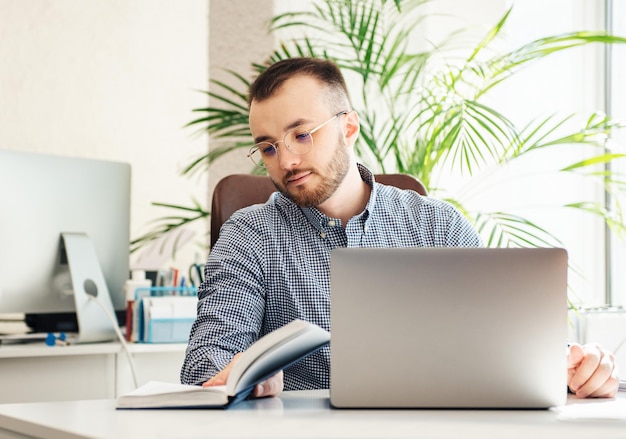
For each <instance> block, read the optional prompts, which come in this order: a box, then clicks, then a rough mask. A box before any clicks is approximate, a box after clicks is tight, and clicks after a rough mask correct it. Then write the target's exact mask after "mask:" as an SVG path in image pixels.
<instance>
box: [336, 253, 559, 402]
mask: <svg viewBox="0 0 626 439" xmlns="http://www.w3.org/2000/svg"><path fill="white" fill-rule="evenodd" d="M566 338H567V252H566V251H565V250H563V249H556V248H526V249H519V248H516V249H513V248H340V249H336V250H334V251H333V253H332V256H331V367H330V399H331V404H332V406H334V407H337V408H349V407H351V408H359V407H362V408H377V407H380V408H384V407H394V408H402V407H406V408H420V407H423V408H547V407H551V406H555V405H560V404H563V403H564V402H565V399H566V394H567V387H566V385H567V371H566V369H567V365H566V351H565V349H566Z"/></svg>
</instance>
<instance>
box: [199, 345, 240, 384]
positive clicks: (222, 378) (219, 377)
mask: <svg viewBox="0 0 626 439" xmlns="http://www.w3.org/2000/svg"><path fill="white" fill-rule="evenodd" d="M240 356H241V352H240V353H238V354H235V356H234V357H233V359H232V360H231V361H230V363H228V364H227V365H226V367H225V368H224V369H222V370H221V371H219V372H218V373H217V374H216V375H215V376H213V377H212V378H209V379H208V380H207V381H205V382H204V383H202V387H210V386H223V385H225V384H226V381H227V380H228V375H230V370H231V369H232V368H233V364H235V362H236V361H237V360H238V359H239V357H240Z"/></svg>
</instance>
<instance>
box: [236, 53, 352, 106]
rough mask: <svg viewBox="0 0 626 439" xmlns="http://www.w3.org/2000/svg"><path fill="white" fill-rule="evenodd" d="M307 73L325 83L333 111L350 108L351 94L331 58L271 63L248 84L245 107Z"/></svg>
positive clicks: (293, 59)
mask: <svg viewBox="0 0 626 439" xmlns="http://www.w3.org/2000/svg"><path fill="white" fill-rule="evenodd" d="M299 75H302V76H309V77H311V78H314V79H316V80H317V81H318V82H320V84H322V85H324V86H326V90H327V93H325V94H326V96H325V98H326V99H327V100H328V103H329V105H330V106H331V107H332V109H333V111H344V110H350V109H351V105H350V96H349V95H348V88H347V87H346V81H345V79H344V77H343V75H342V73H341V70H339V68H338V67H337V65H336V64H335V63H333V62H332V61H328V60H325V59H318V58H289V59H285V60H282V61H278V62H277V63H275V64H272V65H271V66H269V67H268V68H267V70H265V71H264V72H263V73H261V74H260V75H259V76H258V77H257V78H256V79H255V80H254V82H253V83H252V85H251V86H250V91H249V93H248V107H249V106H250V104H251V103H252V102H253V101H256V102H262V101H264V100H265V99H268V98H270V97H272V96H273V95H274V94H275V93H276V92H277V91H278V89H279V88H280V87H281V86H282V85H283V84H284V82H285V81H287V80H288V79H291V78H293V77H295V76H299Z"/></svg>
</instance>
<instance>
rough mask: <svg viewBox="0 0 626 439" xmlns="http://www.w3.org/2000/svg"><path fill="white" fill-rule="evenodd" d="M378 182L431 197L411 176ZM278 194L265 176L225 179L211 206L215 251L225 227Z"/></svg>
mask: <svg viewBox="0 0 626 439" xmlns="http://www.w3.org/2000/svg"><path fill="white" fill-rule="evenodd" d="M374 178H375V179H376V181H377V182H379V183H383V184H387V185H390V186H396V187H398V188H400V189H412V190H414V191H415V192H417V193H418V194H421V195H427V192H426V188H425V187H424V185H423V184H422V182H421V181H419V180H418V179H416V178H415V177H413V176H411V175H408V174H378V175H376V176H375V177H374ZM275 191H276V188H275V187H274V183H272V181H271V180H270V179H269V177H267V176H264V175H251V174H232V175H228V176H226V177H224V178H223V179H221V180H220V181H219V182H218V183H217V186H215V190H214V191H213V200H212V202H211V247H213V245H215V242H216V241H217V237H218V236H219V233H220V228H221V227H222V224H224V222H225V221H226V220H227V219H228V218H230V216H231V215H232V214H233V213H234V212H235V211H236V210H239V209H241V208H243V207H247V206H251V205H253V204H259V203H265V202H266V201H267V199H268V198H269V196H270V195H271V194H272V193H273V192H275Z"/></svg>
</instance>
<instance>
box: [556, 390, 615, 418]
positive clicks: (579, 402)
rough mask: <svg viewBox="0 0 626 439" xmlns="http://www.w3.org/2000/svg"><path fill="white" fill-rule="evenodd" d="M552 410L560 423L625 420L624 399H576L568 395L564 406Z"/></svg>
mask: <svg viewBox="0 0 626 439" xmlns="http://www.w3.org/2000/svg"><path fill="white" fill-rule="evenodd" d="M553 410H555V411H556V412H557V413H558V419H559V420H561V421H564V420H568V421H572V420H580V421H585V420H626V399H624V398H616V399H597V398H589V399H577V398H576V397H575V396H573V395H570V396H569V397H568V399H567V404H566V405H564V406H561V407H556V408H554V409H553Z"/></svg>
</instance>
